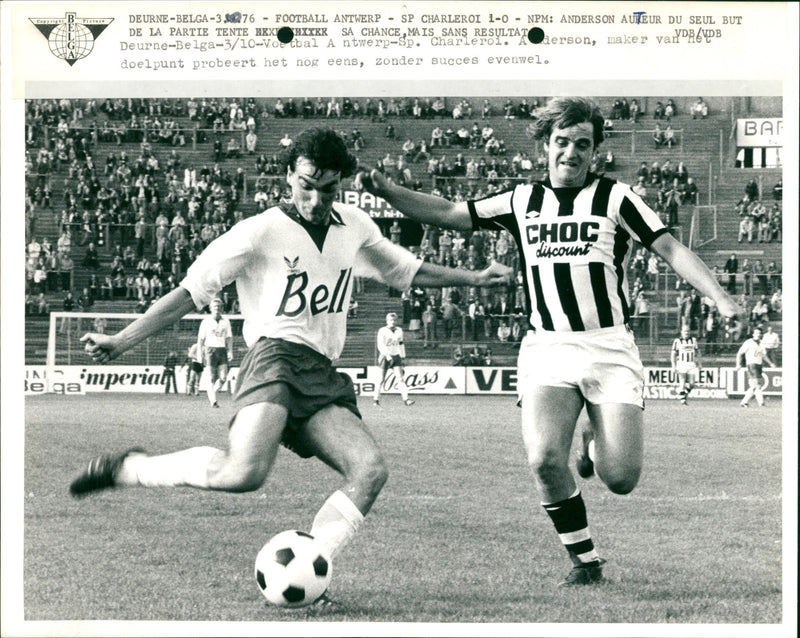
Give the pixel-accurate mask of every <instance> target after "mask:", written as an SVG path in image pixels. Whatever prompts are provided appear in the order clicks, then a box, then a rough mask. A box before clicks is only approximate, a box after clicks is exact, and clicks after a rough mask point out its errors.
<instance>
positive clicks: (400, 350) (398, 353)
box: [372, 312, 414, 405]
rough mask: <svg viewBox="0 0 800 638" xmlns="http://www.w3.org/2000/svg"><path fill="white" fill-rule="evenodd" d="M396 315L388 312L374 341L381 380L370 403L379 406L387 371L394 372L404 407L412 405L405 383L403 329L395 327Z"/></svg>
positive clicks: (412, 401)
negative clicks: (384, 322)
mask: <svg viewBox="0 0 800 638" xmlns="http://www.w3.org/2000/svg"><path fill="white" fill-rule="evenodd" d="M396 323H397V313H395V312H390V313H389V314H388V315H386V325H385V326H382V327H381V328H380V329H379V330H378V336H377V337H376V341H377V344H378V366H379V367H380V369H381V380H380V382H379V383H378V385H377V386H376V387H375V396H374V398H373V400H372V402H373V403H374V404H375V405H380V404H381V388H383V382H384V381H385V380H386V374H387V373H388V372H389V370H392V371H394V374H395V378H396V379H397V387H398V389H399V390H400V396H401V397H402V399H403V403H405V404H406V405H414V400H413V399H409V398H408V386H407V385H406V382H405V375H406V371H405V366H404V364H405V358H406V346H405V344H404V343H403V329H402V328H401V327H400V326H396V325H395V324H396Z"/></svg>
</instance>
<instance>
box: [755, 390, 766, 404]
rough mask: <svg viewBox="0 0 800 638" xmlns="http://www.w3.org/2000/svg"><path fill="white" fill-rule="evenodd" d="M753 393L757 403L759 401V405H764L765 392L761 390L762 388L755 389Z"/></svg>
mask: <svg viewBox="0 0 800 638" xmlns="http://www.w3.org/2000/svg"><path fill="white" fill-rule="evenodd" d="M753 394H754V395H755V397H756V403H758V405H764V393H763V392H762V391H761V388H756V389H755V390H753Z"/></svg>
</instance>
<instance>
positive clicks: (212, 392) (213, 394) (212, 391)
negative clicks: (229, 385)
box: [208, 379, 222, 405]
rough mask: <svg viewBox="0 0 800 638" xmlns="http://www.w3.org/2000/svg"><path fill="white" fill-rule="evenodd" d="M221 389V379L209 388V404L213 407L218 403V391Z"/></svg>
mask: <svg viewBox="0 0 800 638" xmlns="http://www.w3.org/2000/svg"><path fill="white" fill-rule="evenodd" d="M221 387H222V384H221V383H220V381H219V379H217V380H216V381H214V383H212V384H210V385H209V386H208V402H209V403H210V404H211V405H214V404H215V403H216V402H217V390H219V389H220V388H221Z"/></svg>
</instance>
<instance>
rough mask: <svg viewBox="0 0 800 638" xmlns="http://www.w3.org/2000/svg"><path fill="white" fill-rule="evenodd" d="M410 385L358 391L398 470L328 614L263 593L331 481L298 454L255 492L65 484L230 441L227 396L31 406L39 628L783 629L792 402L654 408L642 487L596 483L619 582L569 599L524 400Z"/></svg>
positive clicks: (340, 563)
mask: <svg viewBox="0 0 800 638" xmlns="http://www.w3.org/2000/svg"><path fill="white" fill-rule="evenodd" d="M415 398H416V399H417V403H416V405H414V406H413V407H406V406H403V405H402V403H401V402H400V399H399V398H398V397H396V396H385V397H383V406H384V407H383V408H375V407H373V406H372V405H371V399H369V398H366V397H364V398H362V399H361V400H360V402H361V408H362V412H363V415H364V419H365V422H366V423H367V425H368V427H369V428H370V429H371V431H372V432H373V434H374V435H375V437H376V438H377V440H378V442H379V443H380V445H381V447H382V449H383V451H384V453H385V455H386V457H387V461H388V465H389V469H390V478H389V482H388V483H387V485H386V488H385V489H384V492H383V493H382V494H381V496H380V497H379V499H378V501H377V502H376V504H375V506H374V508H373V510H372V512H371V513H370V515H369V516H368V517H367V519H366V521H365V524H364V525H363V527H362V530H361V532H360V533H359V535H358V536H357V537H356V539H355V540H354V541H353V542H352V543H351V544H350V545H349V546H348V547H347V549H345V550H344V551H343V553H342V554H341V555H340V556H339V557H338V558H337V560H336V562H335V564H334V566H333V568H334V578H333V583H332V585H331V590H330V594H331V595H332V597H334V598H335V599H336V600H338V601H340V602H341V603H343V604H344V605H345V606H346V609H347V611H346V612H345V613H340V614H336V615H332V616H325V617H314V616H311V615H309V613H308V612H306V611H293V612H285V611H282V610H279V609H276V608H271V607H268V606H266V604H265V603H264V601H263V599H262V597H261V595H260V593H259V591H258V589H257V587H256V584H255V582H254V579H253V560H254V558H255V555H256V553H257V552H258V550H259V549H260V547H261V546H262V545H263V544H264V543H265V542H266V541H267V539H269V538H270V537H271V536H272V535H273V534H275V533H277V532H280V531H282V530H285V529H292V528H296V529H303V530H307V529H309V528H310V526H311V521H312V518H313V516H314V514H315V513H316V511H317V509H318V508H319V506H320V505H321V504H322V502H323V501H324V500H325V498H327V496H328V495H329V494H330V492H332V491H333V490H334V489H335V488H336V486H337V485H338V475H337V474H336V473H334V472H333V471H331V470H329V469H328V468H326V467H325V466H324V465H323V464H322V463H320V462H318V461H316V460H314V459H310V460H306V461H303V460H301V459H299V458H297V457H296V456H294V455H293V454H291V453H290V452H288V451H286V450H282V451H281V452H280V453H279V455H278V460H277V463H276V465H275V468H274V470H273V473H272V475H271V476H270V477H269V479H268V480H267V482H266V484H265V485H264V486H263V487H262V488H261V489H260V490H258V491H257V492H253V493H249V494H241V495H233V494H223V493H212V492H202V491H199V490H192V489H153V490H145V489H129V490H111V491H107V492H105V493H101V494H97V495H95V496H92V497H89V498H86V499H84V500H81V501H76V500H73V499H72V498H71V497H70V496H69V494H68V491H67V487H68V485H69V482H70V481H71V480H72V478H74V477H75V476H76V475H77V473H78V472H80V471H81V470H82V467H83V465H84V463H85V462H86V461H88V460H89V459H90V458H91V457H92V456H94V455H96V454H98V453H100V452H106V451H117V450H122V449H125V448H127V447H131V446H142V447H144V448H145V449H146V450H147V451H149V452H151V453H160V452H168V451H174V450H177V449H182V448H185V447H190V446H194V445H214V446H224V445H225V442H226V433H227V421H228V419H229V418H230V417H231V416H232V415H233V407H232V403H231V400H230V397H229V396H228V395H223V397H222V400H221V403H222V409H221V410H211V409H210V408H209V407H208V403H207V401H206V400H205V398H204V397H183V396H174V395H169V396H160V395H159V396H152V395H148V396H146V395H128V396H126V395H119V394H117V395H109V396H98V395H87V396H83V397H56V396H42V397H32V398H29V399H28V400H27V402H26V432H25V455H24V461H25V470H24V479H25V485H24V490H25V499H24V574H23V576H24V614H25V619H26V620H28V621H39V620H59V621H68V620H79V619H82V620H167V621H169V620H199V621H273V622H294V621H321V620H324V621H331V622H338V621H350V622H376V621H381V622H436V623H439V622H442V623H454V622H455V623H478V622H480V623H648V624H649V623H759V624H760V623H766V624H771V623H780V622H781V618H782V616H781V613H782V612H781V596H782V583H781V566H782V565H781V410H780V402H778V401H772V402H770V403H768V405H767V407H765V408H762V409H759V408H757V407H751V408H750V409H749V410H742V409H740V408H739V407H738V405H737V402H735V401H700V400H697V401H694V402H692V403H691V404H690V405H689V406H688V407H681V406H680V405H678V404H677V403H676V402H669V403H667V402H663V401H652V402H649V403H648V406H647V412H646V418H645V420H646V431H647V436H646V455H645V469H644V471H643V475H642V478H641V481H640V484H639V486H638V487H637V489H636V490H635V491H634V492H633V493H632V494H630V495H628V496H615V495H613V494H611V493H610V492H609V491H608V490H607V489H606V488H605V487H604V486H603V485H602V484H601V483H600V482H599V481H598V480H597V478H594V479H591V480H589V481H580V486H581V489H582V490H583V493H584V498H585V500H586V503H587V509H588V513H589V524H590V527H591V529H592V532H593V536H594V539H595V542H596V544H597V546H598V549H599V551H600V553H601V555H602V556H604V557H606V558H607V559H608V561H609V562H608V565H607V568H606V574H607V576H608V578H609V582H608V583H607V584H606V585H604V586H602V587H595V588H579V589H578V590H561V589H557V588H556V584H557V583H558V582H559V581H560V580H561V579H562V578H563V577H564V575H565V574H566V572H567V571H568V570H569V568H570V564H569V561H568V558H567V556H566V553H565V551H564V549H563V548H562V547H561V545H560V543H559V541H558V539H557V537H556V534H555V532H554V530H553V528H552V526H551V523H550V521H549V519H548V518H547V516H546V515H545V513H544V512H543V510H542V509H541V507H540V506H539V503H538V498H537V495H536V494H535V492H534V487H533V481H532V478H531V476H530V471H529V469H528V467H527V464H526V460H525V455H524V451H523V448H522V442H521V435H520V431H519V429H520V428H519V410H518V409H517V408H516V406H515V405H514V399H513V398H512V397H510V396H509V397H487V396H483V397H463V396H455V397H451V396H418V397H415ZM576 443H577V437H576ZM162 635H163V634H162ZM731 635H733V634H731Z"/></svg>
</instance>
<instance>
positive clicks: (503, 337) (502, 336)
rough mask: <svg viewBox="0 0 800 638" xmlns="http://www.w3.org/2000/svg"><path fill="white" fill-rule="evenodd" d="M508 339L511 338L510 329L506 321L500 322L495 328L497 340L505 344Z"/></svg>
mask: <svg viewBox="0 0 800 638" xmlns="http://www.w3.org/2000/svg"><path fill="white" fill-rule="evenodd" d="M509 337H511V328H510V327H509V326H508V323H507V322H506V321H504V320H501V321H500V325H499V326H497V338H498V340H500V341H502V342H503V343H505V342H506V341H508V339H509Z"/></svg>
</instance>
